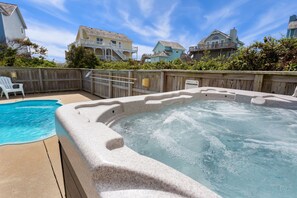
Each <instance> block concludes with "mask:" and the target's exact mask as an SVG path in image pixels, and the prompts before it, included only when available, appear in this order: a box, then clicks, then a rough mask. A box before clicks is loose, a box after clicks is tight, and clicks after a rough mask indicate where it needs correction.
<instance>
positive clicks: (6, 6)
mask: <svg viewBox="0 0 297 198" xmlns="http://www.w3.org/2000/svg"><path fill="white" fill-rule="evenodd" d="M17 7H18V6H17V5H15V4H10V3H2V2H0V8H1V10H3V11H4V12H3V13H4V14H5V15H7V16H10V15H11V14H12V13H13V11H14V10H15V9H16V8H17Z"/></svg>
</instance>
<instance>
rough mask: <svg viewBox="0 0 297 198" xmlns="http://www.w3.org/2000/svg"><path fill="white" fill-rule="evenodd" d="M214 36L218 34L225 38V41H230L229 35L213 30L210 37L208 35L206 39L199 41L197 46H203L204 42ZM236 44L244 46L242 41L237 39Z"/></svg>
mask: <svg viewBox="0 0 297 198" xmlns="http://www.w3.org/2000/svg"><path fill="white" fill-rule="evenodd" d="M215 34H220V35H222V36H223V37H225V38H226V39H231V37H230V35H228V34H226V33H224V32H221V31H220V30H214V31H212V32H211V33H210V35H208V36H207V37H205V38H203V39H202V40H201V41H199V43H198V44H204V42H205V41H206V40H207V39H208V38H209V37H211V36H213V35H215ZM237 42H238V43H240V44H242V45H244V43H243V42H242V41H240V40H239V39H238V38H237Z"/></svg>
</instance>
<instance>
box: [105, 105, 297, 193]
mask: <svg viewBox="0 0 297 198" xmlns="http://www.w3.org/2000/svg"><path fill="white" fill-rule="evenodd" d="M156 118H158V119H156ZM111 128H112V129H113V130H114V131H116V132H118V133H119V134H120V135H122V136H123V138H124V140H125V144H126V145H127V146H129V147H130V148H132V149H133V150H135V151H137V152H138V153H140V154H142V155H145V156H148V157H151V158H153V159H156V160H158V161H161V162H163V163H165V164H167V165H169V166H171V167H173V168H175V169H176V170H178V171H180V172H182V173H184V174H186V175H188V176H189V177H191V178H193V179H195V180H196V181H198V182H200V183H202V184H204V185H205V186H207V187H208V188H210V189H212V190H214V191H216V192H217V193H218V194H219V195H222V197H226V198H228V197H230V198H232V197H262V198H273V197H275V198H277V197H294V196H295V195H297V150H296V147H297V110H289V109H280V108H268V107H262V106H255V105H251V104H246V103H237V102H234V101H216V100H207V101H195V102H192V103H190V104H185V105H177V106H170V108H165V109H162V110H161V111H156V112H149V113H142V114H136V115H133V116H130V117H127V118H124V119H122V120H120V121H118V122H117V123H115V124H114V125H113V126H112V127H111Z"/></svg>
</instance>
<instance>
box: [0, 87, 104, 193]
mask: <svg viewBox="0 0 297 198" xmlns="http://www.w3.org/2000/svg"><path fill="white" fill-rule="evenodd" d="M25 99H60V100H61V102H62V103H63V104H68V103H73V102H80V101H89V100H98V99H100V98H98V97H96V96H93V95H90V94H88V93H86V92H59V93H49V94H34V95H33V94H28V95H26V97H25ZM19 100H23V99H22V97H21V96H11V99H10V100H6V99H5V98H4V97H3V98H0V104H1V103H6V102H15V101H19ZM64 194H65V193H64V186H63V177H62V170H61V163H60V154H59V147H58V138H57V137H56V136H54V137H51V138H49V139H46V140H43V141H39V142H35V143H29V144H22V145H6V146H0V197H18V198H23V197H24V198H28V197H30V198H31V197H32V198H34V197H36V198H37V197H38V198H40V197H41V198H43V197H49V198H60V197H64Z"/></svg>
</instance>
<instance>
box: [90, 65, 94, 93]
mask: <svg viewBox="0 0 297 198" xmlns="http://www.w3.org/2000/svg"><path fill="white" fill-rule="evenodd" d="M93 72H94V70H92V74H94V73H93ZM90 80H91V81H90V84H91V94H93V95H94V78H92V77H91V78H90Z"/></svg>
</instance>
